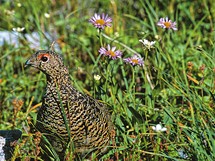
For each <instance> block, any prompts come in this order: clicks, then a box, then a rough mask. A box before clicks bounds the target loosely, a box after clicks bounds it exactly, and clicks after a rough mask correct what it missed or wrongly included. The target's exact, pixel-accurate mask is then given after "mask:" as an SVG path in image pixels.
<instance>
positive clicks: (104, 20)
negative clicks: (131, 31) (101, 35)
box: [89, 13, 112, 29]
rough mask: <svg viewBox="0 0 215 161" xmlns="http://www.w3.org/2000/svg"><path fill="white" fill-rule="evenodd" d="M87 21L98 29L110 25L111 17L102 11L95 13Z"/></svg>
mask: <svg viewBox="0 0 215 161" xmlns="http://www.w3.org/2000/svg"><path fill="white" fill-rule="evenodd" d="M89 22H90V23H92V24H93V25H94V26H95V27H96V28H98V29H104V28H105V27H106V26H109V27H111V22H112V18H110V17H108V15H107V14H106V15H105V14H104V13H102V15H99V14H97V13H95V14H94V16H93V17H91V18H90V20H89Z"/></svg>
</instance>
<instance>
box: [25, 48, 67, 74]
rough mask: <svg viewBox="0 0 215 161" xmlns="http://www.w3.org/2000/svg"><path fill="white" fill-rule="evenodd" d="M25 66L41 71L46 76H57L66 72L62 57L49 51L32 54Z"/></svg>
mask: <svg viewBox="0 0 215 161" xmlns="http://www.w3.org/2000/svg"><path fill="white" fill-rule="evenodd" d="M25 66H32V67H34V68H37V69H39V70H41V71H42V72H43V73H45V74H46V75H47V76H52V77H55V76H59V75H62V74H63V73H64V72H67V69H66V68H65V66H64V64H63V60H62V57H61V56H60V55H59V54H57V53H55V52H53V51H51V50H39V51H37V52H36V53H34V54H33V55H32V56H31V57H30V58H29V59H28V60H27V61H26V63H25ZM62 72H63V73H62Z"/></svg>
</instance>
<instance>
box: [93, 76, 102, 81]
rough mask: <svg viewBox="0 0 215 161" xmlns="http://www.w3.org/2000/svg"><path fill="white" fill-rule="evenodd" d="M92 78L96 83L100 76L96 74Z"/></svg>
mask: <svg viewBox="0 0 215 161" xmlns="http://www.w3.org/2000/svg"><path fill="white" fill-rule="evenodd" d="M93 77H94V79H95V80H97V81H99V80H100V79H101V76H100V75H98V74H97V75H94V76H93Z"/></svg>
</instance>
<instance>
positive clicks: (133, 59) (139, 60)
mask: <svg viewBox="0 0 215 161" xmlns="http://www.w3.org/2000/svg"><path fill="white" fill-rule="evenodd" d="M123 60H124V61H125V62H126V63H130V64H132V65H139V66H142V65H143V64H144V61H143V58H141V57H140V56H138V55H137V54H135V55H133V56H132V57H130V58H125V59H123Z"/></svg>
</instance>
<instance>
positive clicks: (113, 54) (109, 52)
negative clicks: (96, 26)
mask: <svg viewBox="0 0 215 161" xmlns="http://www.w3.org/2000/svg"><path fill="white" fill-rule="evenodd" d="M115 50H116V47H115V46H114V47H112V48H111V47H110V45H109V44H108V46H107V48H104V47H101V48H100V49H99V53H100V54H101V55H105V56H108V57H109V58H112V59H113V60H115V59H116V58H121V57H122V52H121V51H120V50H116V51H115Z"/></svg>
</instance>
